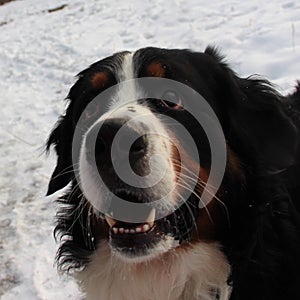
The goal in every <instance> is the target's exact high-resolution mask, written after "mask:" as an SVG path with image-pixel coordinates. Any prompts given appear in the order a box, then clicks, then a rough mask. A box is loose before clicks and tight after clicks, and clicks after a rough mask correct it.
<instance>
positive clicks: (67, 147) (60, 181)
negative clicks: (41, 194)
mask: <svg viewBox="0 0 300 300" xmlns="http://www.w3.org/2000/svg"><path fill="white" fill-rule="evenodd" d="M69 119H70V118H69V114H68V109H67V112H66V115H65V116H61V117H60V119H59V120H58V122H57V124H56V125H55V127H54V129H53V131H52V132H51V134H50V136H49V138H48V141H47V144H46V150H47V151H49V150H50V147H51V146H52V145H53V146H54V149H55V151H56V154H57V163H56V167H55V169H54V171H53V174H52V176H51V179H50V182H49V185H48V191H47V196H48V195H51V194H53V193H55V192H56V191H58V190H60V189H62V188H63V187H65V186H66V185H68V183H69V182H70V181H71V179H72V176H73V168H72V153H71V148H72V136H73V134H72V121H71V120H69Z"/></svg>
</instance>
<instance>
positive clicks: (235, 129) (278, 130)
mask: <svg viewBox="0 0 300 300" xmlns="http://www.w3.org/2000/svg"><path fill="white" fill-rule="evenodd" d="M206 54H208V55H210V56H211V57H213V58H214V59H215V60H216V61H217V62H218V63H219V66H220V68H219V69H218V71H217V74H215V78H216V80H217V82H218V83H217V85H218V87H219V88H220V89H218V90H219V91H220V92H221V93H220V94H219V95H218V97H219V98H220V101H225V105H226V106H227V107H226V111H227V112H228V115H227V120H226V123H227V125H226V126H225V130H227V133H226V137H227V139H228V141H229V143H230V146H231V147H232V148H233V149H234V150H235V151H236V152H240V154H242V156H243V158H244V159H245V160H246V161H248V162H249V164H250V165H252V166H255V169H256V171H257V172H258V173H259V174H260V175H267V174H273V173H277V172H280V171H281V170H284V169H285V168H287V167H289V166H291V165H292V164H293V163H294V162H295V156H296V149H297V146H298V142H297V135H298V134H299V133H298V131H297V128H296V126H295V124H294V123H293V121H292V119H291V118H290V117H289V115H288V112H287V107H286V106H287V105H286V103H285V98H284V97H283V96H281V95H280V94H279V93H278V92H277V91H276V90H275V89H274V88H273V86H272V85H271V84H270V83H269V82H268V81H266V80H262V79H260V78H253V77H252V78H251V77H250V78H239V77H238V76H237V75H236V74H235V73H234V72H233V71H232V70H231V69H230V68H229V67H228V66H227V65H226V64H225V63H224V62H223V58H222V57H221V56H220V55H219V54H218V52H217V51H216V50H215V49H213V48H208V49H207V50H206ZM224 98H225V99H224ZM223 105H224V103H223Z"/></svg>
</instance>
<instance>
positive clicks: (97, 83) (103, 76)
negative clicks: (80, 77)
mask: <svg viewBox="0 0 300 300" xmlns="http://www.w3.org/2000/svg"><path fill="white" fill-rule="evenodd" d="M108 80H109V78H108V74H107V72H98V73H95V74H94V76H93V77H92V79H91V83H92V86H93V88H94V89H103V88H104V87H105V86H106V84H107V83H108Z"/></svg>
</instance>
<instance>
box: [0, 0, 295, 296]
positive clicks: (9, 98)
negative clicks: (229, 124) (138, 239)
mask: <svg viewBox="0 0 300 300" xmlns="http://www.w3.org/2000/svg"><path fill="white" fill-rule="evenodd" d="M63 4H66V5H67V6H66V7H64V8H63V9H61V10H56V11H54V12H48V10H49V9H50V10H51V9H55V8H57V7H59V6H61V5H63ZM0 44H1V46H0V70H1V71H0V93H1V97H0V166H1V167H0V298H1V299H3V300H9V299H24V300H35V299H46V300H52V299H53V300H54V299H55V300H57V299H62V300H64V299H78V295H79V294H78V291H77V289H76V285H75V284H74V283H73V282H72V281H71V280H69V279H67V278H65V277H63V278H61V277H59V276H58V275H57V273H56V269H55V267H54V256H55V251H56V248H57V245H56V244H55V242H54V239H53V237H52V231H53V222H54V215H55V204H54V198H55V197H48V198H45V197H44V194H45V192H46V187H47V182H48V179H49V175H50V173H51V172H52V169H53V167H54V160H55V157H54V156H50V157H48V158H46V157H45V156H44V155H43V153H42V150H43V144H44V142H45V140H46V139H47V135H48V134H49V131H50V130H51V128H52V126H53V124H54V122H55V121H56V119H57V116H58V115H59V114H60V113H62V111H63V108H64V103H63V101H62V100H63V98H64V97H65V96H66V94H67V92H68V89H69V88H70V86H71V84H72V83H73V82H74V80H75V79H74V75H75V74H76V73H78V72H79V71H80V70H82V69H83V68H85V67H87V66H88V65H89V64H91V63H93V62H94V61H96V60H98V59H100V58H102V57H105V56H107V55H110V54H112V53H113V52H116V51H119V50H124V49H128V50H134V49H137V48H140V47H145V46H150V45H152V46H159V47H168V48H169V47H172V48H191V49H193V50H199V51H202V50H203V49H204V48H205V46H206V45H207V44H215V45H217V46H219V47H220V48H221V49H223V52H224V53H225V54H226V55H227V58H228V62H229V63H230V64H231V66H232V67H233V68H234V69H235V70H236V71H237V72H238V73H239V74H240V75H245V76H246V75H249V74H252V73H258V74H262V75H264V76H266V77H268V78H269V79H271V80H272V81H274V82H275V83H277V84H278V85H279V86H280V87H281V91H283V92H288V91H291V89H292V86H293V85H294V83H295V79H296V78H299V79H300V2H299V1H297V0H290V1H289V0H273V1H268V2H267V1H265V2H262V1H261V0H252V1H241V0H219V1H217V0H211V1H204V0H190V1H187V0H175V1H166V0H155V1H140V0H132V1H130V0H128V1H117V0H97V1H96V0H94V1H92V0H89V1H85V0H72V1H71V0H70V1H68V0H51V1H50V0H43V1H41V0H19V1H15V2H10V3H8V4H6V5H3V6H0ZM103 300H105V299H103ZM116 300H118V299H116Z"/></svg>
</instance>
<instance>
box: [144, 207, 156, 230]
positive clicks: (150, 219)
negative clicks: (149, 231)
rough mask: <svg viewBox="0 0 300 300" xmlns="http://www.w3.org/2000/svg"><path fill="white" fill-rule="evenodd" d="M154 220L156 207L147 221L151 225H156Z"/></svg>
mask: <svg viewBox="0 0 300 300" xmlns="http://www.w3.org/2000/svg"><path fill="white" fill-rule="evenodd" d="M154 220H155V208H152V209H151V211H150V213H149V216H148V218H147V219H146V223H148V224H149V226H150V227H152V226H153V225H154Z"/></svg>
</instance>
